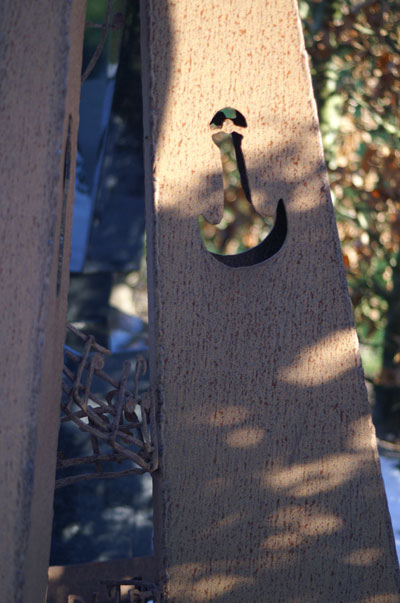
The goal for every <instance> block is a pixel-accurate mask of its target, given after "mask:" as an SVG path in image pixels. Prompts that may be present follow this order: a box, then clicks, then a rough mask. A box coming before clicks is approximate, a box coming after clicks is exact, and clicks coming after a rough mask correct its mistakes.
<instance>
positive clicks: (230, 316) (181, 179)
mask: <svg viewBox="0 0 400 603" xmlns="http://www.w3.org/2000/svg"><path fill="white" fill-rule="evenodd" d="M142 9H143V22H142V28H143V74H144V91H145V92H144V98H145V126H146V131H145V141H146V169H147V200H146V202H147V231H148V256H149V258H148V260H149V295H150V321H151V337H152V340H151V345H152V351H151V375H152V380H153V383H152V387H153V390H154V391H155V392H156V395H157V397H158V404H159V421H160V441H161V450H160V465H161V468H160V471H159V474H158V475H157V476H156V479H155V550H156V555H157V559H158V563H159V569H160V580H161V585H162V587H163V592H164V599H165V600H168V601H174V602H182V603H184V602H187V601H192V602H195V601H199V602H204V601H229V602H237V603H243V601H269V602H271V603H272V602H278V601H285V602H289V601H297V602H300V601H301V602H304V603H309V602H311V601H315V602H318V603H321V602H322V601H326V602H328V601H329V602H333V601H360V602H361V601H363V602H365V603H367V602H369V603H372V602H373V601H374V602H378V601H379V602H383V601H385V603H388V602H393V603H394V602H397V601H398V600H399V598H398V597H399V582H398V575H397V559H396V553H395V548H394V541H393V534H392V530H391V525H390V519H389V515H388V510H387V504H386V499H385V492H384V488H383V483H382V478H381V474H380V468H379V460H378V455H377V450H376V444H375V438H374V429H373V426H372V423H371V418H370V411H369V406H368V401H367V395H366V390H365V386H364V378H363V371H362V368H361V364H360V357H359V351H358V342H357V338H356V334H355V330H354V325H353V317H352V310H351V305H350V301H349V296H348V292H347V286H346V280H345V273H344V268H343V263H342V257H341V251H340V245H339V240H338V236H337V230H336V224H335V217H334V211H333V206H332V202H331V198H330V193H329V184H328V180H327V174H326V169H325V164H324V158H323V151H322V146H321V138H320V133H319V128H318V121H317V112H316V107H315V101H314V97H313V93H312V86H311V79H310V73H309V67H308V60H307V55H306V52H305V49H304V41H303V35H302V29H301V24H300V21H299V17H298V13H297V3H296V2H295V0H269V1H268V2H266V1H265V0H253V1H252V2H243V0H231V1H230V2H226V0H214V1H213V2H209V3H208V2H206V3H205V2H204V1H203V0H179V1H173V0H147V1H146V2H143V3H142ZM225 107H233V108H234V109H236V110H237V111H239V112H240V113H241V114H242V115H243V116H244V117H245V120H246V122H247V128H246V132H245V134H244V138H243V143H242V150H243V154H244V158H245V162H246V166H247V174H248V180H249V184H250V188H251V191H252V199H253V202H254V206H255V208H256V209H257V211H258V212H259V213H260V214H261V215H274V214H275V211H276V209H277V206H278V202H279V200H280V199H282V201H283V206H284V209H285V211H286V217H287V231H286V226H285V228H283V227H282V224H281V227H280V234H281V235H282V237H281V238H282V240H281V241H280V243H279V245H275V244H274V245H272V246H270V249H269V251H268V253H267V252H266V253H265V255H264V256H263V257H261V260H260V258H259V260H258V261H257V262H250V264H249V265H247V266H243V265H242V266H241V267H240V263H239V264H238V263H235V260H234V261H233V263H231V265H227V264H226V263H223V262H221V261H218V259H217V258H215V257H214V256H212V255H211V254H210V253H209V252H208V251H207V250H206V249H205V248H204V245H203V243H202V239H201V236H200V233H199V226H198V218H199V215H200V214H204V215H205V216H206V217H207V218H208V219H209V220H213V221H216V222H217V221H218V219H219V218H220V217H221V211H222V205H223V192H222V178H221V165H220V164H221V162H220V153H219V151H218V149H217V148H216V146H215V145H214V144H213V142H212V140H211V132H210V128H209V123H210V121H211V119H212V118H213V116H214V115H215V113H216V112H218V111H219V110H221V109H223V108H225ZM278 230H279V228H278ZM275 234H276V233H275ZM278 234H279V233H278ZM275 252H276V253H275Z"/></svg>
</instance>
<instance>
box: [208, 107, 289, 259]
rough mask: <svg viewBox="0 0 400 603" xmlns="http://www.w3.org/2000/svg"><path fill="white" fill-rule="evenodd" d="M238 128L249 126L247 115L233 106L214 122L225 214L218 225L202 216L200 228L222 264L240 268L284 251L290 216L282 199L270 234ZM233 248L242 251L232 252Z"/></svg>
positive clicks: (214, 138)
mask: <svg viewBox="0 0 400 603" xmlns="http://www.w3.org/2000/svg"><path fill="white" fill-rule="evenodd" d="M234 126H236V127H237V129H239V130H242V129H243V128H246V127H247V123H246V119H245V118H244V116H243V115H242V114H241V113H240V112H239V111H237V110H236V109H232V108H231V107H226V108H225V109H222V110H221V111H218V112H217V113H216V114H215V115H214V117H213V118H212V120H211V122H210V128H211V130H212V131H215V130H218V132H216V133H214V134H213V135H212V140H213V142H214V143H215V144H216V145H217V147H218V148H219V150H220V153H221V162H222V180H223V186H224V214H223V218H222V220H221V221H220V222H219V224H217V225H214V224H211V223H210V222H208V221H207V220H206V219H205V218H204V216H200V218H199V225H200V232H201V236H202V239H203V243H204V245H205V247H206V249H207V250H208V251H210V253H211V254H212V255H213V256H214V257H215V258H216V259H217V260H219V261H220V262H222V263H224V264H226V265H227V266H231V267H234V268H238V267H243V266H253V265H254V264H259V263H260V262H264V261H265V260H267V259H268V258H270V257H272V256H273V255H275V254H276V253H277V252H278V251H279V250H280V248H281V247H282V245H283V243H284V242H285V239H286V234H287V217H286V210H285V206H284V203H283V200H282V199H280V200H279V201H278V205H277V209H276V217H275V224H274V226H273V228H272V229H271V230H270V232H269V233H268V234H267V231H268V230H269V229H268V221H267V220H266V219H264V218H263V217H262V216H261V215H260V214H259V213H258V212H257V211H256V210H255V208H254V206H253V204H252V201H251V194H250V187H249V184H248V179H247V174H246V166H245V162H244V157H243V153H242V150H241V142H242V138H243V136H242V135H241V134H240V133H238V132H235V131H233V127H234ZM223 127H224V129H223ZM246 231H247V232H246ZM232 247H234V248H235V250H236V249H237V250H238V251H237V252H236V253H232V252H231V251H230V249H232Z"/></svg>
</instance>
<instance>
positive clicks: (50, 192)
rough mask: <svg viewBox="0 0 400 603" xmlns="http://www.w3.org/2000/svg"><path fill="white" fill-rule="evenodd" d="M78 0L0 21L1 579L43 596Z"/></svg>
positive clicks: (32, 596) (16, 9) (34, 5)
mask: <svg viewBox="0 0 400 603" xmlns="http://www.w3.org/2000/svg"><path fill="white" fill-rule="evenodd" d="M84 17H85V2H84V0H72V1H71V0H61V1H58V2H51V1H49V0H35V1H34V2H23V1H22V0H6V1H5V2H3V3H2V9H1V18H0V74H1V77H0V182H1V202H0V257H1V263H0V283H1V295H0V333H1V355H0V391H1V405H0V459H1V462H0V500H1V513H0V515H1V524H0V577H1V578H0V581H1V600H2V601H7V602H11V601H23V602H24V603H39V602H40V601H43V599H44V595H45V591H46V584H47V567H48V559H49V548H50V536H51V527H52V513H53V512H52V504H53V487H54V478H55V464H56V449H57V435H58V423H59V412H60V411H59V400H60V391H61V370H62V360H63V342H64V336H65V313H66V298H67V292H68V270H69V252H70V245H69V240H70V230H71V210H72V203H73V190H74V172H75V149H76V133H77V128H78V107H79V96H80V71H81V55H82V42H83V27H84Z"/></svg>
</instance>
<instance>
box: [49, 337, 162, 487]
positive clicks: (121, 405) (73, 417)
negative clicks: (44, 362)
mask: <svg viewBox="0 0 400 603" xmlns="http://www.w3.org/2000/svg"><path fill="white" fill-rule="evenodd" d="M67 329H68V330H69V331H70V332H71V333H73V334H74V335H75V336H77V337H78V338H79V339H81V340H82V342H83V343H84V348H83V352H82V354H78V353H76V352H75V351H72V350H70V349H66V350H65V364H64V368H63V382H62V391H63V395H62V400H61V412H62V416H61V423H66V422H72V423H74V424H75V425H76V426H77V427H78V428H79V429H80V430H81V431H83V432H85V433H87V434H88V436H89V438H90V441H91V445H92V449H93V453H92V454H90V455H88V456H84V457H77V458H65V456H64V453H63V452H61V451H59V452H58V455H57V469H67V468H71V467H77V466H81V465H94V471H92V472H90V473H84V474H80V475H73V476H69V477H64V478H61V479H57V480H56V488H61V487H63V486H68V485H70V484H73V483H75V482H78V481H83V480H88V479H95V478H114V477H121V476H122V475H128V474H141V473H145V472H149V473H152V472H153V471H155V470H156V469H157V467H158V452H157V440H156V437H157V435H156V426H155V408H154V404H153V400H152V396H151V393H150V391H147V392H144V393H142V394H140V395H139V379H140V377H143V376H144V374H145V373H146V369H147V366H146V361H145V359H144V358H143V357H142V356H138V357H137V358H136V367H135V381H134V391H133V392H132V391H129V389H128V388H127V381H128V377H129V375H130V372H131V363H130V362H129V361H126V362H124V364H123V368H122V374H121V378H120V380H119V381H116V380H115V379H114V378H113V377H111V376H110V375H108V374H107V373H106V372H105V371H104V370H103V367H104V362H105V356H108V355H109V354H110V351H109V350H107V349H106V348H104V347H103V346H101V345H100V344H98V343H97V342H96V340H95V338H94V337H93V335H85V334H84V333H82V332H81V331H79V330H78V329H76V328H75V327H73V326H72V325H67ZM71 365H72V366H73V368H71ZM95 377H96V378H97V379H101V380H102V381H103V382H105V383H106V384H107V386H110V389H109V391H108V393H107V394H106V395H105V396H102V395H100V394H98V393H95V392H93V391H92V384H93V379H94V378H95ZM104 444H105V445H106V448H107V450H106V452H105V453H103V451H101V450H100V447H101V446H102V447H104ZM109 449H111V450H110V451H109ZM107 461H117V462H118V463H120V464H122V463H129V468H126V464H125V465H124V467H123V468H122V469H121V470H120V471H112V472H110V471H108V472H107V471H104V470H103V463H105V462H107Z"/></svg>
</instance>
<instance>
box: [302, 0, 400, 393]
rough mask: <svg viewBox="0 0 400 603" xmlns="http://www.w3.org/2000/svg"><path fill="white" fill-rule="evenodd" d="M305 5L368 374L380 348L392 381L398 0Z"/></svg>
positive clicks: (397, 273) (324, 0) (397, 234)
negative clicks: (395, 0) (393, 0)
mask: <svg viewBox="0 0 400 603" xmlns="http://www.w3.org/2000/svg"><path fill="white" fill-rule="evenodd" d="M299 9H300V15H301V17H302V20H303V27H304V34H305V40H306V47H307V51H308V53H309V56H310V60H311V68H312V76H313V83H314V90H315V95H316V100H317V105H318V110H319V116H320V124H321V132H322V137H323V144H324V150H325V156H326V160H327V166H328V172H329V178H330V184H331V190H332V197H333V200H334V204H335V209H336V216H337V220H338V229H339V236H340V239H341V244H342V251H343V259H344V263H345V266H346V270H347V277H348V284H349V290H350V295H351V298H352V302H353V306H354V314H355V320H356V324H357V330H358V334H359V337H360V340H361V342H362V343H363V349H364V350H366V353H365V355H364V356H365V358H367V356H368V362H367V363H366V364H367V365H368V367H373V368H372V369H371V376H374V377H376V371H377V370H379V367H380V359H379V356H380V355H382V352H383V360H384V365H385V366H384V369H383V371H381V374H380V379H381V381H382V382H385V381H388V380H389V381H390V382H391V383H393V382H394V381H396V379H397V378H396V377H395V374H396V372H397V371H396V370H395V368H396V364H397V363H398V362H399V359H400V355H399V353H398V352H399V341H400V339H399V340H398V341H397V342H396V337H399V336H400V304H399V303H397V300H398V299H399V298H400V257H399V252H400V211H399V210H400V198H399V194H398V190H399V185H400V175H399V172H398V164H399V159H400V143H399V133H400V120H399V111H398V98H399V92H400V81H399V73H400V47H399V45H398V37H399V32H400V26H399V23H400V20H399V16H400V11H399V5H398V4H397V2H390V1H386V2H385V1H377V0H375V1H361V0H319V1H316V0H300V1H299ZM371 359H373V360H371ZM399 385H400V379H399Z"/></svg>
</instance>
